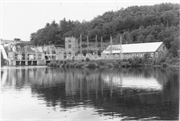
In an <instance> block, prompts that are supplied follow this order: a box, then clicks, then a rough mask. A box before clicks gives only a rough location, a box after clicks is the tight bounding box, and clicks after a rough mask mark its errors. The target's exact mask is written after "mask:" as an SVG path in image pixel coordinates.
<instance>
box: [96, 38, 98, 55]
mask: <svg viewBox="0 0 180 121" xmlns="http://www.w3.org/2000/svg"><path fill="white" fill-rule="evenodd" d="M96 54H98V43H97V35H96Z"/></svg>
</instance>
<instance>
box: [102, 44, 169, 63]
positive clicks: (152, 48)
mask: <svg viewBox="0 0 180 121" xmlns="http://www.w3.org/2000/svg"><path fill="white" fill-rule="evenodd" d="M167 52H168V51H167V48H166V46H165V45H164V43H163V42H151V43H135V44H122V45H109V46H108V47H107V48H106V49H105V50H104V51H103V52H102V53H101V54H102V56H104V57H107V56H111V58H118V57H121V59H128V58H133V57H144V55H145V54H147V53H148V54H149V55H150V56H151V57H152V58H153V59H155V60H161V59H163V58H164V57H165V56H166V54H167Z"/></svg>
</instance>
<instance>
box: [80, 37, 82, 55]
mask: <svg viewBox="0 0 180 121" xmlns="http://www.w3.org/2000/svg"><path fill="white" fill-rule="evenodd" d="M80 54H82V34H80Z"/></svg>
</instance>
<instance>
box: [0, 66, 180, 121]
mask: <svg viewBox="0 0 180 121" xmlns="http://www.w3.org/2000/svg"><path fill="white" fill-rule="evenodd" d="M1 99H2V100H1V101H2V102H1V109H2V111H1V117H2V120H4V121H27V120H28V121H51V120H52V121H56V120H57V121H59V120H61V121H63V120H65V121H74V120H75V121H84V120H86V121H92V120H93V121H102V120H106V121H111V120H113V121H120V120H138V119H142V120H145V119H147V120H178V119H179V77H178V71H177V70H175V69H166V70H165V69H159V68H128V69H93V70H88V69H59V68H49V67H39V66H36V67H35V66H29V67H28V66H24V67H2V68H1Z"/></svg>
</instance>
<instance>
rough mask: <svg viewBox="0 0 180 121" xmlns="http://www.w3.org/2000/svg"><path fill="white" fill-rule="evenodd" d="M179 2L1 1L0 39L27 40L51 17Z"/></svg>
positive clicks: (80, 17) (74, 16)
mask: <svg viewBox="0 0 180 121" xmlns="http://www.w3.org/2000/svg"><path fill="white" fill-rule="evenodd" d="M169 2H171V3H179V0H138V1H137V0H134V1H133V0H119V1H118V0H116V1H108V0H103V1H98V2H97V0H91V1H85V0H83V1H76V2H75V1H74V2H73V1H69V2H68V1H67V0H66V2H65V1H60V0H59V1H53V2H52V1H47V0H43V1H42V0H38V1H37V0H21V1H20V0H1V26H0V28H1V34H0V38H1V39H7V40H13V39H14V38H20V39H21V40H24V41H29V40H30V34H31V33H33V32H36V31H37V30H38V29H40V28H43V27H44V26H45V25H46V23H47V22H49V23H51V22H52V21H53V20H55V21H56V22H58V23H59V21H60V20H62V19H63V18H66V20H69V19H70V20H79V21H83V20H85V21H89V20H92V19H93V18H94V17H96V16H98V15H102V14H103V13H104V12H107V11H111V10H113V11H116V10H118V9H121V8H127V7H128V6H133V5H138V6H140V5H154V4H160V3H169Z"/></svg>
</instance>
